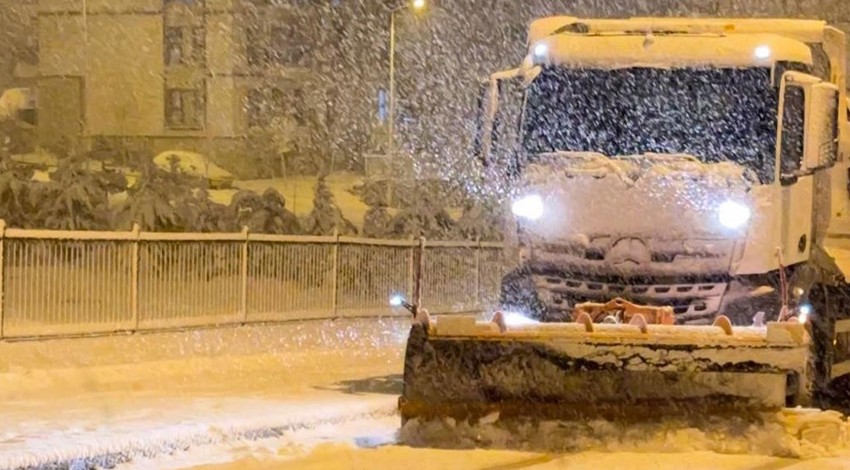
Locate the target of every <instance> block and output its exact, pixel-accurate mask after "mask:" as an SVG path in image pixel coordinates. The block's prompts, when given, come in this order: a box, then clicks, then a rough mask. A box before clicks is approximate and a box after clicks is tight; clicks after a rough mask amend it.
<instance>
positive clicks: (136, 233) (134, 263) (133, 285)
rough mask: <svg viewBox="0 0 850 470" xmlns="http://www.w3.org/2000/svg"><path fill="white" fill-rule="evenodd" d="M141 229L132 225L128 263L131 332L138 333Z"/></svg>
mask: <svg viewBox="0 0 850 470" xmlns="http://www.w3.org/2000/svg"><path fill="white" fill-rule="evenodd" d="M141 230H142V228H141V227H140V226H139V224H133V246H132V249H131V250H130V251H131V256H132V259H131V261H130V311H131V312H132V317H133V331H134V332H136V331H139V255H140V253H139V239H140V238H141Z"/></svg>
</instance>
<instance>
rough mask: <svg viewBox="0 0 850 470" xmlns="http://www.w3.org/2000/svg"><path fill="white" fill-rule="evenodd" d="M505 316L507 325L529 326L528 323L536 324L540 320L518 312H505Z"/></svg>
mask: <svg viewBox="0 0 850 470" xmlns="http://www.w3.org/2000/svg"><path fill="white" fill-rule="evenodd" d="M503 315H504V318H505V326H508V327H511V326H527V325H536V324H538V323H540V322H538V321H536V320H532V319H531V318H528V317H526V316H525V315H523V314H521V313H517V312H503Z"/></svg>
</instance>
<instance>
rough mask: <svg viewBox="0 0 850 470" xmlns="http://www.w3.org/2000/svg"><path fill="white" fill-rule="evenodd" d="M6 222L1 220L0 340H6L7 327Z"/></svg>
mask: <svg viewBox="0 0 850 470" xmlns="http://www.w3.org/2000/svg"><path fill="white" fill-rule="evenodd" d="M5 249H6V221H5V220H3V219H0V339H3V338H5V333H6V330H5V326H6V253H5Z"/></svg>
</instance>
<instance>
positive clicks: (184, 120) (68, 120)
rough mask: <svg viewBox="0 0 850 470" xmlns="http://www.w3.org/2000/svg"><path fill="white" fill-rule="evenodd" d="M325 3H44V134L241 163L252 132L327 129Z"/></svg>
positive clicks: (51, 141)
mask: <svg viewBox="0 0 850 470" xmlns="http://www.w3.org/2000/svg"><path fill="white" fill-rule="evenodd" d="M321 3H322V2H321V1H314V2H305V1H289V2H286V1H279V0H39V4H38V22H37V23H38V47H39V70H38V94H39V129H38V138H39V141H40V143H41V144H42V145H44V146H47V147H51V146H52V147H54V148H55V147H61V146H63V145H68V143H69V142H71V143H74V144H78V145H81V146H82V147H83V148H87V149H90V148H92V147H95V146H99V145H104V144H106V145H110V144H115V145H123V146H126V147H130V148H132V149H136V150H144V153H145V154H151V153H155V152H159V151H162V150H166V149H185V150H196V151H201V152H204V153H212V154H217V155H218V156H219V159H222V158H223V159H225V160H234V161H238V159H239V156H240V155H241V154H244V153H245V152H249V151H250V150H249V148H250V144H251V142H250V140H251V139H249V138H248V136H249V135H251V133H250V130H251V129H252V128H262V127H263V126H268V125H269V123H270V122H271V120H272V119H273V118H275V117H281V116H287V117H288V118H291V119H292V121H293V122H294V123H295V128H294V129H295V130H294V133H295V134H296V136H295V137H296V140H297V142H298V143H300V144H304V143H306V142H308V141H309V139H310V136H311V135H312V134H313V131H314V130H315V127H317V126H321V125H322V117H323V115H324V113H323V112H322V107H323V106H324V105H325V100H324V98H323V96H324V92H323V90H322V86H321V83H320V81H319V80H317V79H315V76H316V74H314V73H313V72H312V69H313V68H314V67H315V66H316V65H317V60H318V59H316V58H315V55H314V53H315V50H316V47H315V40H314V38H315V36H314V31H311V29H310V28H311V25H313V24H314V22H312V21H310V19H311V18H312V16H311V15H316V14H318V12H319V10H318V9H317V6H318V5H319V4H321Z"/></svg>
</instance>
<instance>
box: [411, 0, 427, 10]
mask: <svg viewBox="0 0 850 470" xmlns="http://www.w3.org/2000/svg"><path fill="white" fill-rule="evenodd" d="M413 8H414V9H416V10H421V9H423V8H425V0H413Z"/></svg>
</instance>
